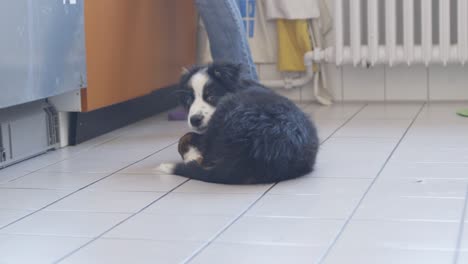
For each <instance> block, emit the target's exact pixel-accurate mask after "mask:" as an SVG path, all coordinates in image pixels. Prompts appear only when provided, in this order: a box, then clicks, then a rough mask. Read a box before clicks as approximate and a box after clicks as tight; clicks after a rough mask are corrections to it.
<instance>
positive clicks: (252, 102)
mask: <svg viewBox="0 0 468 264" xmlns="http://www.w3.org/2000/svg"><path fill="white" fill-rule="evenodd" d="M240 71H241V68H240V66H238V65H233V64H211V65H208V66H199V67H194V68H192V69H191V70H188V72H186V73H185V74H184V75H183V76H182V78H181V82H180V89H181V91H180V92H181V102H182V104H183V105H184V106H185V107H186V108H187V109H188V110H189V115H188V123H189V126H190V127H191V128H192V129H193V130H194V131H195V132H197V133H198V134H200V135H201V136H200V138H199V146H198V148H197V149H194V148H192V149H191V150H190V152H189V153H188V155H187V156H185V162H184V163H178V164H168V163H165V164H161V165H160V166H159V168H158V170H160V171H162V172H164V173H168V174H175V175H180V176H185V177H188V178H191V179H196V180H201V181H206V182H213V183H224V184H256V183H272V182H278V181H283V180H287V179H293V178H297V177H300V176H302V175H305V174H307V173H309V172H311V171H312V170H313V167H314V164H315V159H316V155H317V151H318V147H319V140H318V137H317V132H316V129H315V127H314V125H313V124H312V122H311V121H310V120H309V118H308V117H307V116H306V114H304V113H303V112H302V111H301V110H300V109H299V108H298V107H297V106H296V105H295V104H294V103H293V102H291V101H290V100H288V99H287V98H285V97H283V96H280V95H278V94H276V93H274V92H273V91H271V90H269V89H268V88H266V87H264V86H262V85H260V84H258V83H256V82H252V81H246V80H242V79H241V78H240V73H241V72H240ZM200 156H201V157H200ZM200 158H201V159H200ZM197 160H202V161H201V163H199V162H197Z"/></svg>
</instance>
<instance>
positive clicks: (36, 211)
mask: <svg viewBox="0 0 468 264" xmlns="http://www.w3.org/2000/svg"><path fill="white" fill-rule="evenodd" d="M174 144H175V143H173V144H171V145H168V146H166V147H165V148H162V149H161V150H159V151H157V152H155V153H153V154H151V155H149V156H148V157H150V156H152V155H155V154H157V153H159V152H161V151H163V150H165V149H167V148H169V147H171V146H172V145H174ZM148 157H145V158H143V159H146V158H148ZM143 159H142V160H143ZM140 161H141V160H140ZM140 161H135V162H133V163H131V164H129V165H127V166H125V167H123V168H120V169H119V170H117V171H115V172H112V173H110V174H108V175H106V176H104V177H102V178H100V179H98V180H95V181H93V182H91V183H89V184H87V185H85V186H83V187H81V188H79V189H77V190H74V191H71V192H70V193H68V194H67V195H64V196H63V197H61V198H59V199H57V200H55V201H53V202H51V203H49V204H47V205H45V206H43V207H41V208H39V209H37V210H33V212H31V213H30V214H27V215H25V216H23V217H20V218H18V219H16V220H15V221H13V222H11V223H8V224H6V225H4V226H0V230H3V229H5V228H7V227H8V226H11V225H13V224H15V223H17V222H19V221H21V220H23V219H25V218H27V217H29V216H31V215H33V214H36V213H38V212H40V211H42V210H44V209H46V208H48V207H50V206H52V205H54V204H56V203H58V202H60V201H62V200H64V199H66V198H68V197H70V196H72V195H74V194H76V193H78V192H80V191H82V190H84V189H86V188H88V187H89V186H92V185H94V184H96V183H98V182H100V181H102V180H104V179H107V178H109V177H111V176H112V175H115V174H117V173H119V172H121V171H123V170H125V169H127V168H129V167H130V166H133V165H135V164H137V163H138V162H140ZM185 182H186V181H184V182H183V183H185Z"/></svg>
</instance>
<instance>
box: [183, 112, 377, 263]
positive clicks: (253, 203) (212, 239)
mask: <svg viewBox="0 0 468 264" xmlns="http://www.w3.org/2000/svg"><path fill="white" fill-rule="evenodd" d="M367 105H368V104H364V105H363V106H362V107H361V108H360V109H358V110H357V111H356V113H354V114H353V115H352V116H351V117H349V118H348V120H346V121H345V122H343V124H342V125H341V126H339V127H338V128H336V129H335V130H334V131H333V133H331V134H330V135H329V136H328V137H327V138H325V139H324V140H323V141H322V142H320V145H322V144H324V143H325V142H326V141H327V140H329V139H330V138H331V137H332V136H333V135H334V134H335V133H336V132H337V131H338V130H340V129H341V128H342V127H343V126H345V125H346V124H347V123H348V122H350V121H351V120H352V119H353V118H354V117H355V116H357V115H358V114H359V113H360V112H361V111H362V110H363V109H364V108H366V106H367ZM277 184H278V183H274V184H273V185H272V186H270V188H268V189H267V190H266V191H265V192H263V193H262V194H261V195H260V197H258V198H257V199H256V200H255V201H253V202H252V204H250V205H249V206H248V207H247V208H246V209H245V210H244V211H243V212H241V213H240V214H239V215H238V216H237V217H235V218H234V219H233V220H232V221H231V222H229V223H228V224H227V225H226V226H225V227H224V228H222V229H221V230H220V231H219V232H218V233H217V234H215V235H214V236H213V238H211V239H210V240H208V241H207V242H206V243H205V244H203V245H202V246H201V247H200V248H199V249H198V250H196V251H195V252H194V253H193V254H192V255H191V256H189V257H187V258H186V259H185V260H184V261H183V262H182V263H184V264H187V263H190V262H191V261H192V260H193V259H194V258H196V257H197V256H198V255H200V253H202V252H203V251H204V250H205V249H206V248H208V247H209V246H210V245H211V244H212V243H214V242H215V240H216V239H217V238H218V237H219V236H221V235H222V234H223V233H224V232H225V231H226V230H227V229H229V228H230V227H231V226H232V225H233V224H235V223H236V222H237V221H238V220H239V219H240V218H242V217H243V216H244V215H245V214H246V213H247V212H248V211H249V210H250V209H251V208H252V207H253V206H255V204H257V202H258V201H260V200H261V199H262V198H263V197H264V196H265V195H267V194H268V192H269V191H270V190H271V189H273V188H274V187H275V186H276V185H277Z"/></svg>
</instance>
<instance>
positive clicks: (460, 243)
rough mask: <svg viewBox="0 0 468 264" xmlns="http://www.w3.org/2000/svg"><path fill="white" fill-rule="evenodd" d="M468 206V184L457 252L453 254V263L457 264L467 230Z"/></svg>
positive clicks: (459, 228)
mask: <svg viewBox="0 0 468 264" xmlns="http://www.w3.org/2000/svg"><path fill="white" fill-rule="evenodd" d="M467 207H468V184H467V186H466V193H465V203H464V205H463V210H462V216H461V218H460V226H459V227H458V236H457V244H456V247H455V252H454V256H453V263H454V264H457V263H458V259H459V257H460V248H461V245H462V242H463V241H462V240H463V233H464V231H465V218H466V212H467Z"/></svg>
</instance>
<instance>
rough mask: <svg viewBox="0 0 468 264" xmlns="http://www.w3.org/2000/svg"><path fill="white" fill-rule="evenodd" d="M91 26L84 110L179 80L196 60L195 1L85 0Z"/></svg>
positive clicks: (88, 29) (87, 36)
mask: <svg viewBox="0 0 468 264" xmlns="http://www.w3.org/2000/svg"><path fill="white" fill-rule="evenodd" d="M85 30H86V56H87V69H88V88H87V89H86V92H85V96H83V109H84V111H90V110H94V109H97V108H101V107H104V106H108V105H112V104H115V103H119V102H123V101H127V100H129V99H132V98H136V97H138V96H142V95H145V94H148V93H150V92H151V91H153V90H155V89H158V88H161V87H164V86H168V85H170V84H173V83H175V82H177V79H178V77H179V74H180V72H181V68H182V66H187V65H191V64H193V63H194V62H195V52H196V47H195V45H196V13H195V8H194V6H193V1H186V0H132V1H128V0H99V1H93V0H91V1H85Z"/></svg>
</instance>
